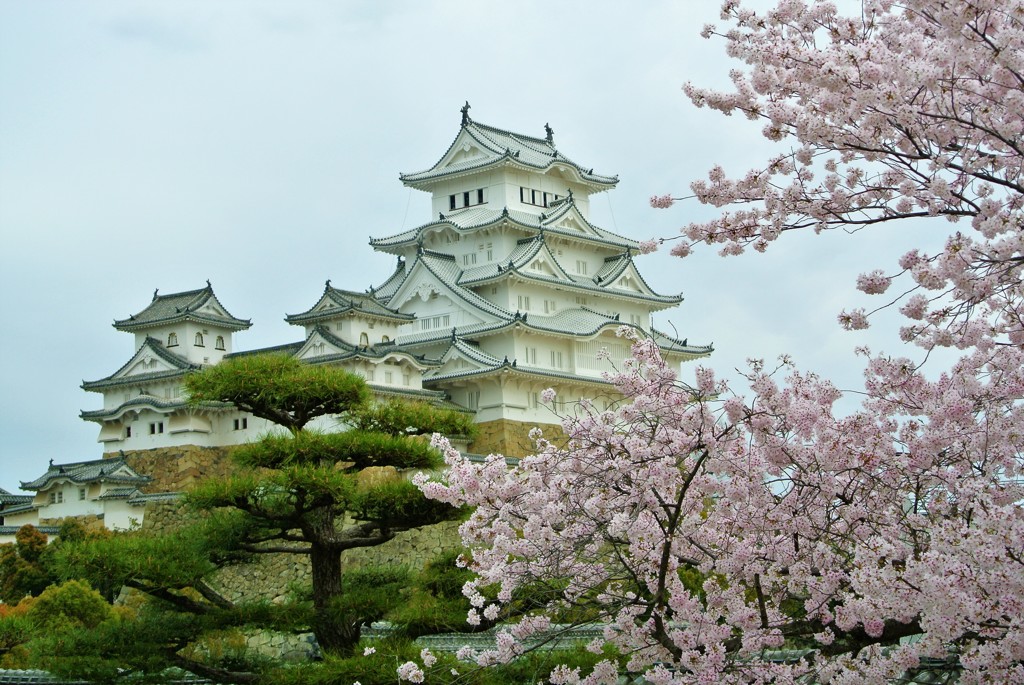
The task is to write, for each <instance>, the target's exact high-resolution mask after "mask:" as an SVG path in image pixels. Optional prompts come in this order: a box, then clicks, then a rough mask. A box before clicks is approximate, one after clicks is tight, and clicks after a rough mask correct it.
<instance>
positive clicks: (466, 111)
mask: <svg viewBox="0 0 1024 685" xmlns="http://www.w3.org/2000/svg"><path fill="white" fill-rule="evenodd" d="M459 111H461V112H462V125H463V126H468V125H469V122H470V121H471V119H470V118H469V100H466V104H464V105H463V106H462V109H461V110H459Z"/></svg>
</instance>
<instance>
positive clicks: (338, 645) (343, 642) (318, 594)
mask: <svg viewBox="0 0 1024 685" xmlns="http://www.w3.org/2000/svg"><path fill="white" fill-rule="evenodd" d="M310 564H311V566H312V568H313V610H314V616H313V633H314V634H315V635H316V641H317V643H318V644H319V645H320V649H321V650H322V651H323V652H324V653H325V654H343V653H346V652H347V651H348V650H349V649H351V647H352V645H354V644H355V643H356V642H358V640H359V635H358V634H355V635H353V634H352V629H351V626H348V625H347V624H346V621H345V620H344V617H342V616H335V615H332V612H331V611H330V605H331V601H332V600H333V599H334V598H336V597H339V596H341V552H339V551H337V550H335V549H331V548H330V547H328V546H326V545H320V544H317V543H313V546H312V550H311V552H310Z"/></svg>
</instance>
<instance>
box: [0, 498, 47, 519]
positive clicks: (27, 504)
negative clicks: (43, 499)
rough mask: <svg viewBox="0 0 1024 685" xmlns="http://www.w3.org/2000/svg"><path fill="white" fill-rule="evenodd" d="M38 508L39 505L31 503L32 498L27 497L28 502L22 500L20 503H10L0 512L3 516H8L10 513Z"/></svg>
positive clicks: (21, 512) (19, 512) (22, 512)
mask: <svg viewBox="0 0 1024 685" xmlns="http://www.w3.org/2000/svg"><path fill="white" fill-rule="evenodd" d="M39 508H40V507H38V506H36V505H35V504H32V498H29V501H28V502H22V503H20V504H14V505H11V506H9V507H7V508H5V509H4V510H3V512H0V513H2V514H3V515H4V516H9V515H11V514H24V513H25V512H26V511H35V510H36V509H39Z"/></svg>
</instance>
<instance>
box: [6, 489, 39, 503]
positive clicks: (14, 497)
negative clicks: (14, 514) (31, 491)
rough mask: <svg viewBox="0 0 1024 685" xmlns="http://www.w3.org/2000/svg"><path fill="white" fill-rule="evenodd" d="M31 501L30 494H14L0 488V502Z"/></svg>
mask: <svg viewBox="0 0 1024 685" xmlns="http://www.w3.org/2000/svg"><path fill="white" fill-rule="evenodd" d="M31 501H32V495H15V494H13V493H10V492H7V491H6V490H4V489H3V488H0V504H24V503H25V502H31Z"/></svg>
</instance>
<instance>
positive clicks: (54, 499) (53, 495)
mask: <svg viewBox="0 0 1024 685" xmlns="http://www.w3.org/2000/svg"><path fill="white" fill-rule="evenodd" d="M56 503H57V493H56V492H51V493H50V504H56Z"/></svg>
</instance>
